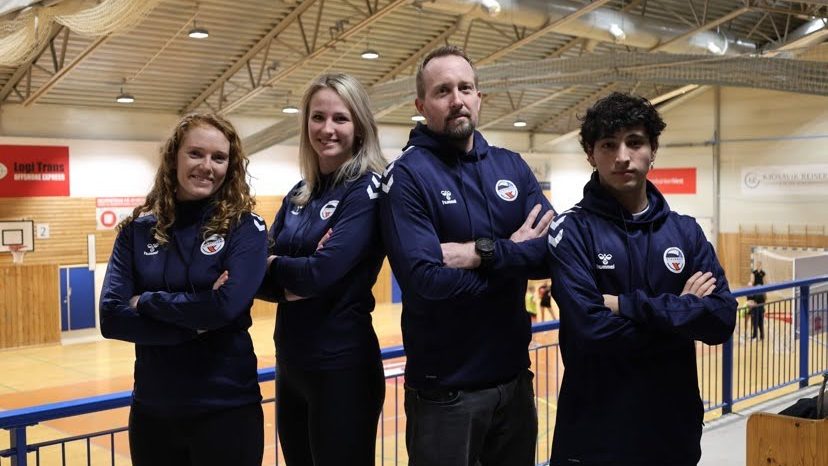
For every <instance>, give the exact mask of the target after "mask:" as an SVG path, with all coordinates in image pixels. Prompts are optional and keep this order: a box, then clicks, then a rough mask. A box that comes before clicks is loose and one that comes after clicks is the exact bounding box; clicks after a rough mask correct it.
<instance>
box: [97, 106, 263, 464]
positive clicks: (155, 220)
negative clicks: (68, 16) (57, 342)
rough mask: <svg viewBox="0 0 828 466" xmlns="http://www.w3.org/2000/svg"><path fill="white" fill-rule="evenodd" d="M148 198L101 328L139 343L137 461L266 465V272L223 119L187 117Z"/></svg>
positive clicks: (236, 145)
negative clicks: (262, 346) (262, 345)
mask: <svg viewBox="0 0 828 466" xmlns="http://www.w3.org/2000/svg"><path fill="white" fill-rule="evenodd" d="M161 156H162V159H161V165H160V166H159V168H158V171H157V174H156V176H155V184H154V185H153V187H152V190H151V191H150V192H149V194H148V195H147V198H146V201H145V202H144V204H142V205H141V206H139V207H137V208H136V209H135V211H134V212H133V215H132V217H130V218H129V219H127V220H125V221H124V222H123V223H122V224H121V226H120V232H119V233H118V238H117V239H116V241H115V246H114V247H113V250H112V256H111V258H110V260H109V266H108V268H107V272H106V278H105V279H104V285H103V291H102V295H101V305H100V312H101V332H102V333H103V335H104V337H106V338H114V339H118V340H124V341H129V342H132V343H135V358H136V361H135V389H134V392H133V403H132V406H131V409H130V415H129V443H130V451H131V456H132V464H133V465H135V466H144V465H147V466H150V465H151V466H158V465H193V466H195V465H199V466H201V465H227V464H233V465H244V466H248V465H249V466H254V465H255V466H260V465H261V461H262V452H263V448H264V432H263V417H262V407H261V400H262V397H261V393H260V392H259V384H258V381H257V373H256V355H255V354H254V353H253V343H252V340H251V338H250V335H249V334H248V331H247V329H248V328H249V327H250V325H251V319H250V306H251V305H252V302H253V296H254V295H255V293H256V289H257V287H258V284H259V283H260V282H261V280H262V277H263V276H264V273H265V266H266V261H265V254H266V252H267V236H266V232H265V224H264V221H263V220H262V219H261V218H260V217H258V216H257V215H256V214H254V213H253V207H254V205H255V203H254V201H253V199H252V197H251V196H250V188H249V187H248V184H247V163H248V159H247V156H246V155H245V154H244V152H243V150H242V148H241V142H240V140H239V137H238V135H237V133H236V131H235V129H233V126H232V125H230V123H228V122H227V121H225V120H224V119H222V118H221V117H218V116H214V115H206V114H193V115H188V116H186V117H184V118H183V119H182V120H181V121H180V122H179V123H178V124H177V125H176V128H175V130H174V132H173V134H172V136H170V138H169V139H168V140H167V142H166V144H165V145H164V147H163V149H162V153H161Z"/></svg>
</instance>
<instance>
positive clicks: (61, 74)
mask: <svg viewBox="0 0 828 466" xmlns="http://www.w3.org/2000/svg"><path fill="white" fill-rule="evenodd" d="M110 37H112V36H111V35H110V34H107V35H105V36H100V37H98V38H96V39H95V40H94V41H93V42H92V43H91V44H89V45H88V46H87V47H86V48H85V49H83V51H81V53H79V54H78V55H77V56H76V57H75V58H74V59H73V60H72V61H71V62H69V64H68V65H65V66H64V67H63V68H61V69H60V70H58V71H57V72H56V73H55V74H53V75H52V77H51V78H49V80H48V81H46V82H45V83H44V84H43V85H42V86H40V87H39V88H38V89H37V90H36V91H34V92H33V93H32V94H31V95H29V96H28V97H27V98H26V100H24V101H23V106H24V107H28V106H29V105H31V104H33V103H35V102H37V101H38V100H39V99H40V98H41V97H43V96H44V95H46V93H48V92H49V91H50V90H52V88H53V87H55V86H56V85H57V84H58V83H60V82H61V81H63V78H65V77H66V76H67V75H68V74H69V73H70V72H72V70H74V69H75V68H76V67H77V66H78V65H80V64H81V63H82V62H83V61H84V60H85V59H86V57H88V56H89V55H91V54H92V52H94V51H95V50H96V49H97V48H98V47H100V46H101V45H103V44H105V43H106V42H107V41H108V40H109V38H110Z"/></svg>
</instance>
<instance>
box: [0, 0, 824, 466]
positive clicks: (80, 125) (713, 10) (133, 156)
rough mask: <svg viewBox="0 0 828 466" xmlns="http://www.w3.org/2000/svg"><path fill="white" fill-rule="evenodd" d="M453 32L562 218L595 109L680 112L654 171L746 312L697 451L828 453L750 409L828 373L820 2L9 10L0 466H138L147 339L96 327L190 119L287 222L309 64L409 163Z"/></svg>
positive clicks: (485, 128) (539, 395)
mask: <svg viewBox="0 0 828 466" xmlns="http://www.w3.org/2000/svg"><path fill="white" fill-rule="evenodd" d="M445 44H453V45H457V46H460V47H462V48H463V49H465V50H466V52H467V54H468V55H469V57H470V58H471V60H472V61H473V62H474V64H475V67H476V68H477V72H478V79H479V83H478V87H479V89H480V90H481V91H482V104H481V110H480V121H479V125H478V126H477V129H478V130H479V131H480V132H481V133H482V134H483V135H484V136H485V137H486V139H487V140H488V142H489V143H490V144H491V145H494V146H500V147H505V148H508V149H510V150H513V151H515V152H519V153H520V154H521V156H522V157H523V159H524V160H525V161H526V163H527V164H528V166H529V168H531V170H532V172H533V173H534V175H535V177H536V178H537V180H538V182H539V184H540V187H541V188H542V190H543V192H544V194H545V195H546V196H547V197H548V199H549V200H550V201H551V203H552V204H553V205H554V207H555V209H556V211H557V212H558V213H561V212H564V211H566V210H567V209H570V208H571V207H572V206H574V205H575V204H576V203H577V202H578V201H579V200H580V199H581V198H582V197H583V186H584V184H585V183H586V182H587V180H588V179H589V177H590V174H591V172H592V169H591V167H590V165H589V164H588V163H587V161H586V157H585V155H584V152H583V149H582V148H581V146H580V144H579V141H578V129H579V127H580V121H579V117H580V116H582V115H583V114H584V112H585V111H586V109H587V108H588V107H589V106H590V105H591V104H592V103H593V102H595V101H596V100H597V99H598V98H600V97H603V96H606V95H607V94H609V93H611V92H613V91H620V92H629V93H634V94H638V95H641V96H643V97H646V98H647V99H649V100H650V101H651V102H652V103H653V104H654V105H655V106H656V108H657V109H658V111H659V112H660V113H661V115H662V117H663V119H664V121H665V122H666V123H667V128H666V129H665V131H664V132H663V134H662V135H661V138H660V146H659V147H658V151H657V154H658V157H657V159H656V161H655V165H654V168H652V169H651V170H650V172H649V175H648V179H649V180H650V181H651V182H652V183H653V184H654V185H655V186H656V187H657V188H658V189H659V190H660V191H661V192H662V193H663V194H664V196H665V198H666V199H667V202H668V203H669V205H670V208H671V209H672V210H674V211H677V212H679V213H681V214H685V215H689V216H692V217H694V218H695V220H696V222H697V223H698V224H699V226H700V227H701V229H702V230H703V231H704V234H705V235H706V237H707V240H708V241H709V242H710V243H711V244H712V245H713V247H714V248H715V251H716V254H717V256H718V259H719V261H720V263H721V265H722V267H723V269H724V271H725V274H726V277H727V280H728V282H729V285H730V289H731V290H732V291H733V292H734V296H736V297H737V300H738V302H739V310H738V316H737V324H736V330H735V332H734V333H733V337H732V339H731V340H730V341H728V342H727V343H725V344H723V345H717V346H708V345H705V344H703V343H701V342H696V359H697V363H698V371H697V375H698V379H699V389H700V393H701V396H702V401H703V404H704V408H705V423H706V426H705V428H704V431H703V436H702V458H701V462H700V463H699V464H701V465H705V466H730V465H734V466H737V465H738V466H741V465H746V464H747V465H749V466H755V465H759V464H760V463H761V464H771V461H776V462H777V463H773V464H806V465H822V466H824V465H828V457H826V450H825V449H824V448H817V447H816V446H818V445H824V441H828V421H824V420H823V421H812V423H809V424H803V426H806V427H807V428H808V429H812V430H809V431H808V432H809V435H810V436H809V437H807V439H805V440H802V436H799V437H797V436H796V434H795V433H794V434H790V429H789V430H784V429H786V427H785V426H770V427H768V426H766V425H762V426H759V425H758V422H754V424H751V421H749V420H748V419H749V417H750V416H751V415H753V414H754V413H758V412H773V413H776V412H778V411H779V410H781V409H782V408H784V407H787V406H788V405H791V404H793V403H794V402H795V401H796V400H797V399H799V398H804V397H812V396H814V395H816V386H817V385H818V384H819V383H820V382H821V381H822V374H823V373H826V371H828V333H826V326H828V210H827V209H825V205H826V202H828V154H827V153H826V150H825V147H826V142H828V3H826V1H824V0H778V1H770V0H612V1H610V0H592V1H588V0H554V1H541V0H365V1H362V0H240V1H236V2H228V1H222V0H0V466H7V465H9V466H11V465H15V466H22V465H64V464H65V465H79V466H80V465H96V466H97V465H119V466H121V465H129V464H131V462H130V452H129V442H128V438H127V432H126V430H127V418H128V413H129V405H130V401H131V390H132V387H133V382H134V379H133V370H134V365H135V345H133V344H131V343H126V342H123V341H117V340H112V339H104V338H103V337H102V336H101V329H100V310H99V299H100V294H101V289H102V286H103V281H104V275H105V273H106V269H107V263H108V261H109V259H110V256H111V254H112V251H113V245H114V244H115V241H116V235H117V226H118V224H119V223H120V222H121V221H122V220H123V219H125V218H126V217H128V216H129V215H131V214H132V212H133V209H134V208H135V207H136V206H138V205H140V204H142V203H143V202H144V200H145V196H146V195H147V193H148V191H149V189H150V187H151V186H152V184H153V180H154V176H155V172H156V169H157V167H158V165H159V150H160V148H161V145H162V144H163V142H164V140H165V139H166V138H167V137H168V135H169V133H170V130H171V128H173V127H174V126H175V125H176V122H177V121H178V120H179V119H180V118H181V117H182V116H183V115H186V114H188V113H191V112H207V113H215V114H219V115H221V116H223V117H224V118H226V119H227V120H229V121H230V122H232V124H233V125H234V126H235V128H236V129H237V130H238V132H239V135H240V137H241V141H242V143H243V146H244V150H245V152H246V153H247V154H248V155H249V157H250V163H249V166H248V168H247V173H248V174H249V184H250V186H251V190H252V194H253V195H254V196H255V201H256V207H255V212H256V213H257V214H258V215H260V216H261V217H262V218H263V219H264V220H265V221H266V223H267V225H268V226H270V225H271V224H272V223H273V221H274V218H275V217H276V214H277V211H278V209H279V207H280V206H281V204H282V201H283V199H284V198H285V196H286V195H287V193H288V192H289V191H290V190H291V188H292V187H293V186H294V185H295V184H296V183H297V181H299V180H300V179H301V178H302V174H301V172H300V164H299V158H298V154H299V139H300V137H299V135H300V131H301V130H300V121H301V118H303V115H302V113H301V110H300V105H301V98H302V95H303V93H304V92H305V89H306V88H307V86H308V85H309V84H310V83H311V82H312V80H313V79H314V78H315V77H316V76H318V75H320V74H324V73H333V72H343V73H348V74H351V75H353V76H354V77H356V78H358V79H359V80H360V82H361V83H362V84H363V85H364V87H365V88H366V90H367V93H368V96H369V97H370V100H371V110H372V112H373V115H374V118H375V119H376V122H377V124H378V128H379V129H378V131H379V142H380V146H381V149H382V153H383V155H384V157H385V159H386V160H387V161H388V162H391V161H393V160H394V159H395V158H397V157H398V156H399V155H400V153H401V152H402V149H403V147H404V146H405V145H406V142H407V141H408V138H409V132H410V131H411V129H412V128H414V127H415V125H417V124H418V123H419V122H422V121H423V120H424V117H423V116H422V115H421V114H420V113H419V112H418V111H417V108H416V107H415V105H414V100H415V97H416V83H415V73H416V71H417V66H418V63H419V62H420V61H421V60H422V59H423V57H424V56H426V54H428V53H429V52H430V51H432V50H433V49H435V48H436V47H439V46H442V45H445ZM434 194H435V196H438V197H439V196H440V193H434ZM320 214H321V213H320ZM595 260H596V261H599V260H601V259H598V258H596V259H595ZM610 260H611V259H610ZM665 264H666V258H665ZM757 270H763V275H762V276H763V277H764V282H763V283H762V284H756V283H755V280H754V278H753V277H754V276H755V275H754V272H755V271H757ZM547 282H548V279H547V280H533V281H530V282H529V285H530V286H531V288H532V289H533V290H537V289H538V288H539V287H541V286H542V285H543V286H545V285H546V284H547ZM752 285H756V286H758V288H757V287H756V286H752ZM759 294H762V295H764V296H765V299H766V301H765V302H764V303H763V307H762V308H763V310H764V311H763V312H764V314H763V316H764V320H763V327H762V329H761V332H759V333H758V334H757V330H756V329H755V328H753V323H752V321H751V319H752V317H753V316H755V315H756V314H754V313H753V311H752V309H753V304H752V303H753V302H754V301H753V300H754V297H755V296H757V295H759ZM373 295H374V298H375V300H376V303H377V304H376V308H375V310H374V311H373V313H372V322H373V327H374V329H375V331H376V334H377V336H378V338H379V343H380V346H381V348H382V353H383V366H384V373H385V393H386V395H385V401H384V403H383V408H382V414H381V415H380V422H379V426H378V431H377V432H378V433H377V439H376V442H377V443H376V445H377V448H376V461H375V464H376V465H378V466H379V465H383V466H385V465H405V464H408V457H407V451H406V438H405V425H406V424H405V423H406V418H405V411H404V407H403V398H404V391H403V386H404V377H403V374H404V370H405V363H406V359H405V349H404V348H403V346H402V342H403V341H402V334H401V329H400V319H401V313H402V304H401V299H402V297H401V291H400V287H399V285H398V284H397V281H396V279H395V278H394V276H393V273H392V271H391V267H390V266H389V264H388V261H387V260H385V262H384V263H383V265H382V268H381V270H380V272H379V275H378V278H377V281H376V284H375V285H374V286H373ZM540 298H541V297H540V296H539V295H538V294H535V295H532V294H531V293H530V295H528V296H527V303H529V302H534V303H535V304H537V303H538V302H539V300H540ZM277 312H278V307H277V306H276V305H274V304H272V303H268V302H265V301H262V300H256V301H255V302H254V304H253V307H252V311H251V315H252V320H253V324H252V327H251V328H250V335H251V336H252V339H253V345H254V348H255V354H256V357H257V360H258V362H257V365H258V371H259V382H260V388H261V392H262V395H263V397H264V398H265V400H264V402H263V409H264V423H265V425H264V429H265V450H264V461H263V464H265V465H274V464H285V463H284V460H283V456H282V453H281V451H280V445H279V442H278V439H277V435H276V423H277V422H278V419H277V418H276V415H275V410H274V397H275V396H276V395H277V394H276V389H275V387H276V385H275V382H274V379H275V378H276V377H278V374H277V373H276V371H275V369H274V367H275V365H276V356H275V348H274V340H273V336H274V326H275V322H276V314H277ZM558 316H560V309H559V308H558V306H557V304H556V303H554V302H552V303H551V308H550V309H549V310H546V311H545V312H541V313H539V315H538V317H537V318H535V319H533V334H532V341H531V344H530V345H529V347H528V348H527V351H528V352H529V357H530V360H531V365H532V366H531V369H532V371H533V372H534V373H535V379H534V391H535V394H536V397H535V405H536V408H537V412H538V439H537V448H536V463H537V464H539V465H540V464H547V462H548V460H549V454H550V448H551V442H552V436H553V430H554V426H555V414H556V410H557V401H558V391H559V389H560V385H561V378H562V376H563V373H564V371H565V368H564V365H563V362H562V359H561V354H560V348H559V334H558V332H559V328H560V323H559V321H558V320H557V317H558ZM612 390H613V387H611V386H607V387H606V391H607V393H608V396H611V393H612ZM653 409H656V410H661V409H665V410H667V409H670V407H669V406H654V407H653ZM757 419H758V417H757ZM809 422H811V421H809ZM797 428H799V427H798V426H797ZM761 429H765V430H761ZM768 429H769V430H768ZM786 435H792V436H791V437H785V436H786ZM782 439H784V442H782ZM814 439H815V440H814ZM800 441H801V442H803V443H801V444H800V443H795V442H800ZM792 442H794V443H792ZM809 442H810V443H809ZM779 443H785V444H787V445H792V444H795V445H797V448H788V449H783V450H780V449H779V448H778V447H779ZM802 451H807V452H808V453H807V454H805V455H804V456H806V457H807V458H805V459H803V458H802V457H801V456H800V455H802ZM786 455H787V456H786ZM785 461H790V462H791V463H786V462H785ZM794 461H802V462H794ZM807 461H810V462H807Z"/></svg>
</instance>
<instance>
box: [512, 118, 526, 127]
mask: <svg viewBox="0 0 828 466" xmlns="http://www.w3.org/2000/svg"><path fill="white" fill-rule="evenodd" d="M512 126H514V127H515V128H525V127H526V120H523V119H521V118H518V119H517V120H515V122H514V123H512Z"/></svg>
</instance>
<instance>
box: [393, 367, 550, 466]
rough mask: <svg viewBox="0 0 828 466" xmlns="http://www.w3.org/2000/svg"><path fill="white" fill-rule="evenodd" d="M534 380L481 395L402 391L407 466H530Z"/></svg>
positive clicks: (528, 375) (525, 376)
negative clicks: (403, 394) (405, 420)
mask: <svg viewBox="0 0 828 466" xmlns="http://www.w3.org/2000/svg"><path fill="white" fill-rule="evenodd" d="M533 378H534V376H533V374H532V372H531V371H528V370H527V371H525V372H523V373H521V374H520V375H519V376H517V377H516V378H515V379H513V380H511V381H509V382H507V383H504V384H502V385H498V386H496V387H493V388H486V389H482V390H439V391H430V390H414V389H412V388H409V387H406V389H405V414H406V416H407V417H408V421H407V423H406V429H405V443H406V446H407V447H408V458H409V463H408V464H409V466H432V465H434V466H437V465H439V466H503V465H509V466H530V465H531V466H534V464H535V443H536V441H537V435H538V415H537V410H536V409H535V391H534V388H533V386H532V379H533Z"/></svg>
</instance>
